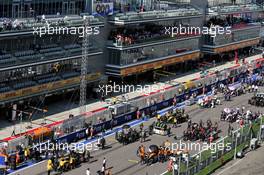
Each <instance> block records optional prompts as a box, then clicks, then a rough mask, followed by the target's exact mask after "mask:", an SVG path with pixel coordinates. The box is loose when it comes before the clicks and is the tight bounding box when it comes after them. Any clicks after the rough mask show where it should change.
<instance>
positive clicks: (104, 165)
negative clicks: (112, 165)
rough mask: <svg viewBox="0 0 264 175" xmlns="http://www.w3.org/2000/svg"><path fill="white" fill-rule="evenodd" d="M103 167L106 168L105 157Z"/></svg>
mask: <svg viewBox="0 0 264 175" xmlns="http://www.w3.org/2000/svg"><path fill="white" fill-rule="evenodd" d="M103 167H104V168H106V159H105V157H104V160H103Z"/></svg>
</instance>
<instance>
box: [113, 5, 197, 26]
mask: <svg viewBox="0 0 264 175" xmlns="http://www.w3.org/2000/svg"><path fill="white" fill-rule="evenodd" d="M201 14H202V13H201V12H200V11H199V10H197V9H195V8H179V9H175V10H157V11H148V12H127V13H118V14H115V15H113V16H112V17H111V19H110V22H112V23H130V22H140V21H148V20H154V21H155V20H162V19H163V20H164V19H171V18H176V19H177V18H182V17H189V16H196V17H198V16H199V15H201Z"/></svg>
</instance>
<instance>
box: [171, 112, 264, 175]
mask: <svg viewBox="0 0 264 175" xmlns="http://www.w3.org/2000/svg"><path fill="white" fill-rule="evenodd" d="M263 118H264V116H262V117H259V118H258V119H257V120H256V121H254V122H253V123H251V124H246V125H244V127H241V128H239V129H237V130H236V131H233V132H230V134H229V135H228V136H225V137H224V138H221V139H219V140H218V141H217V142H216V143H214V144H213V145H214V148H212V147H210V148H209V149H206V150H203V151H200V152H199V153H197V154H195V155H193V156H191V157H190V158H189V159H188V160H183V159H182V160H181V166H180V170H179V172H180V173H179V174H180V175H195V174H197V175H203V174H210V173H212V172H213V171H214V170H215V169H216V168H219V167H221V166H222V165H223V164H224V163H226V162H227V161H229V160H232V159H233V158H235V157H236V155H237V153H239V152H240V153H242V152H244V150H245V148H249V147H250V146H251V144H250V141H251V140H252V138H257V139H258V140H259V141H263V139H264V128H263V126H262V125H263ZM168 174H169V173H168Z"/></svg>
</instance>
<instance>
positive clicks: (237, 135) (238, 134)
mask: <svg viewBox="0 0 264 175" xmlns="http://www.w3.org/2000/svg"><path fill="white" fill-rule="evenodd" d="M238 137H240V133H239V131H238V132H237V134H236V143H235V152H234V159H235V160H236V154H237V138H238Z"/></svg>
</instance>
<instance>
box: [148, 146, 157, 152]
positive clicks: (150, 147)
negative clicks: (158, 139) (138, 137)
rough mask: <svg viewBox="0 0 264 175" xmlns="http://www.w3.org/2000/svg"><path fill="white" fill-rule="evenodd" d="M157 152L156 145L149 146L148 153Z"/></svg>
mask: <svg viewBox="0 0 264 175" xmlns="http://www.w3.org/2000/svg"><path fill="white" fill-rule="evenodd" d="M158 150H159V147H158V146H157V145H150V146H149V152H156V151H158Z"/></svg>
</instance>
